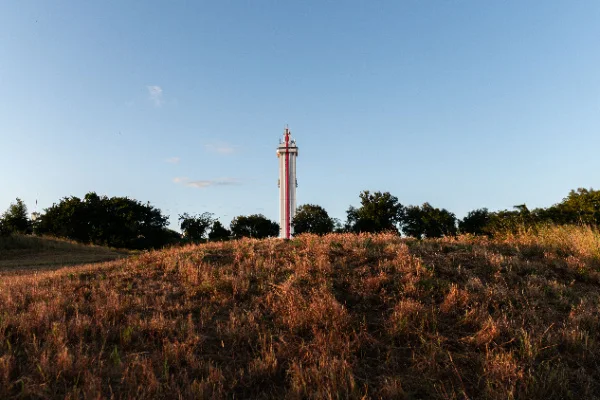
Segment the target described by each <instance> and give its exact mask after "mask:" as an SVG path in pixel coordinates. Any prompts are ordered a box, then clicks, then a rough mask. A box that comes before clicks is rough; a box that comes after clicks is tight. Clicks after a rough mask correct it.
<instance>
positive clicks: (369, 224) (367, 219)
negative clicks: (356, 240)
mask: <svg viewBox="0 0 600 400" xmlns="http://www.w3.org/2000/svg"><path fill="white" fill-rule="evenodd" d="M360 203H361V206H360V207H359V208H354V207H352V206H350V208H349V209H348V211H346V214H347V222H346V230H348V231H350V232H382V231H394V232H398V223H399V222H400V221H401V220H402V217H403V215H404V206H402V204H400V203H399V202H398V198H397V197H395V196H392V195H391V194H390V193H389V192H385V193H382V192H375V193H371V192H369V191H368V190H365V191H363V192H361V194H360Z"/></svg>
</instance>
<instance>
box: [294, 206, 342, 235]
mask: <svg viewBox="0 0 600 400" xmlns="http://www.w3.org/2000/svg"><path fill="white" fill-rule="evenodd" d="M334 223H335V222H334V220H333V219H332V218H330V217H329V214H327V211H325V209H324V208H323V207H321V206H317V205H314V204H304V205H301V206H300V207H298V210H297V211H296V215H295V216H294V219H293V220H292V226H293V227H294V234H296V235H299V234H301V233H316V234H318V235H324V234H326V233H330V232H333V229H334Z"/></svg>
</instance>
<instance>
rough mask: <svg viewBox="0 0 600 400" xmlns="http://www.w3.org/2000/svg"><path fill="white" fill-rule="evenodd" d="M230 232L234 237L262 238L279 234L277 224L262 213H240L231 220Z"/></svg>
mask: <svg viewBox="0 0 600 400" xmlns="http://www.w3.org/2000/svg"><path fill="white" fill-rule="evenodd" d="M230 226H231V234H232V236H233V237H235V238H242V237H252V238H257V239H263V238H266V237H275V236H277V235H279V224H277V223H275V222H273V221H271V220H270V219H268V218H266V217H265V216H264V215H262V214H253V215H248V216H244V215H240V216H238V217H235V218H234V219H233V220H232V221H231V224H230Z"/></svg>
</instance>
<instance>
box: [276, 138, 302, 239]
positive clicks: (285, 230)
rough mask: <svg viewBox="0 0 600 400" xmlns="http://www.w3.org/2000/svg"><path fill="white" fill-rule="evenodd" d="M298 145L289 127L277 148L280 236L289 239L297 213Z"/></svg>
mask: <svg viewBox="0 0 600 400" xmlns="http://www.w3.org/2000/svg"><path fill="white" fill-rule="evenodd" d="M297 156H298V147H297V146H296V141H295V140H293V139H292V138H291V132H290V130H289V129H288V128H286V129H285V132H284V134H283V141H280V143H279V147H278V148H277V157H278V158H279V237H280V238H283V239H289V238H291V236H292V235H293V233H294V229H293V227H292V221H293V219H294V215H295V214H296V187H297V180H296V157H297Z"/></svg>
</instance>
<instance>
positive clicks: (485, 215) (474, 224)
mask: <svg viewBox="0 0 600 400" xmlns="http://www.w3.org/2000/svg"><path fill="white" fill-rule="evenodd" d="M490 221H491V216H490V212H489V211H488V209H487V208H480V209H477V210H473V211H469V213H468V214H467V215H466V216H465V217H464V218H463V219H462V220H461V221H460V222H459V223H458V228H459V229H460V232H461V233H470V234H473V235H487V234H490V233H491V232H490V226H489V225H490Z"/></svg>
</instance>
